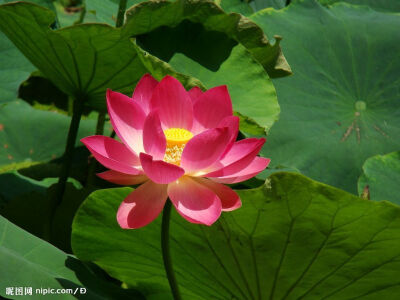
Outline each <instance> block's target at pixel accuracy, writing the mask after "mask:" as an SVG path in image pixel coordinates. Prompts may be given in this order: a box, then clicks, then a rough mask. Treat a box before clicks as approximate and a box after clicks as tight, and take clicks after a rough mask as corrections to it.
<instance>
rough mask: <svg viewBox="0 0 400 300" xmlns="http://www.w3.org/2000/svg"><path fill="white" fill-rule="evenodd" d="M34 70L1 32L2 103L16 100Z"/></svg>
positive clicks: (0, 84) (0, 92)
mask: <svg viewBox="0 0 400 300" xmlns="http://www.w3.org/2000/svg"><path fill="white" fill-rule="evenodd" d="M0 3H1V2H0ZM33 70H34V67H33V66H32V64H31V63H30V62H29V61H28V60H27V59H26V58H25V57H24V56H23V55H22V54H21V53H20V52H19V50H18V49H17V48H16V47H15V46H14V45H13V44H12V43H11V42H10V41H9V40H8V38H7V37H6V36H5V35H4V34H3V33H2V32H0V94H1V98H0V103H4V102H9V101H12V100H14V99H15V98H16V97H17V94H18V88H19V86H20V84H21V82H22V81H23V80H25V79H26V78H28V77H29V74H30V73H32V72H33Z"/></svg>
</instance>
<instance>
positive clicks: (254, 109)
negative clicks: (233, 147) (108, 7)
mask: <svg viewBox="0 0 400 300" xmlns="http://www.w3.org/2000/svg"><path fill="white" fill-rule="evenodd" d="M176 3H178V2H176ZM176 3H174V4H172V3H171V4H168V3H167V4H165V3H164V2H160V3H158V5H156V4H154V3H153V4H148V3H143V4H139V5H138V6H135V7H133V8H131V10H130V11H128V13H127V14H128V15H129V18H128V21H127V24H126V27H125V30H128V29H130V28H133V29H135V28H136V27H134V26H133V25H135V24H136V26H139V25H140V24H147V23H148V21H150V19H149V20H147V19H146V18H150V17H151V16H150V15H149V14H150V13H151V14H154V15H158V14H167V13H172V12H173V10H177V12H176V13H182V12H181V11H180V7H178V6H176ZM182 3H183V4H185V3H186V2H182ZM191 3H193V4H192V5H194V6H195V7H199V8H198V9H199V11H203V13H201V14H200V12H198V13H197V14H198V15H200V16H201V15H205V14H208V17H207V18H204V20H205V21H204V22H205V24H207V22H208V23H212V19H213V17H211V16H210V15H212V14H211V13H212V12H213V13H214V14H216V13H218V14H217V16H218V17H219V18H222V17H224V18H228V17H229V16H237V15H226V14H224V13H222V12H221V11H220V9H215V6H214V4H213V6H210V3H208V4H207V5H205V3H206V2H203V3H202V4H201V5H200V4H199V3H198V1H194V2H191ZM161 4H163V5H161ZM172 5H174V6H172ZM185 5H188V7H189V8H190V9H194V8H192V7H191V6H189V4H185ZM210 7H211V8H213V9H214V10H216V12H214V11H213V10H211V9H210ZM150 8H151V10H150ZM166 9H167V10H166ZM165 10H166V11H165ZM197 14H196V13H194V12H191V11H189V12H187V13H186V14H183V15H182V16H180V18H181V19H182V20H181V22H178V21H177V22H174V23H173V24H172V23H168V22H170V20H169V19H168V18H167V19H166V20H164V21H165V23H168V24H170V25H176V26H175V27H166V26H161V25H162V23H159V26H160V27H154V26H153V25H154V24H153V23H152V27H151V30H153V29H154V30H153V31H151V32H150V33H147V34H141V35H139V36H137V44H139V45H140V46H141V47H142V48H143V49H144V50H146V51H148V52H150V53H152V54H153V55H155V56H157V57H158V58H160V59H162V60H163V61H166V62H168V64H169V65H170V66H171V67H172V68H173V69H174V70H176V71H177V72H179V73H180V74H188V75H190V76H194V77H195V78H198V79H199V80H200V81H201V82H202V84H203V85H204V86H205V87H206V88H211V87H214V86H218V85H224V84H225V85H227V86H228V89H229V92H230V94H231V97H232V101H233V108H234V110H235V111H236V112H238V113H240V114H241V115H242V117H243V118H242V124H241V125H243V124H245V123H246V121H247V122H248V124H246V125H249V124H250V123H251V122H253V123H255V124H259V125H260V126H262V127H263V128H262V129H261V130H262V131H265V129H267V130H268V129H269V128H270V127H271V126H272V124H273V123H274V122H275V121H276V120H277V118H278V115H279V111H280V110H279V105H278V101H277V98H276V93H275V89H274V86H273V84H272V82H271V79H270V78H269V77H268V74H267V72H266V71H265V70H264V68H263V66H262V65H261V64H260V63H259V62H258V61H257V60H255V59H254V57H253V56H252V55H251V53H250V52H249V51H248V50H247V49H246V48H245V46H243V45H242V44H240V43H239V44H238V43H237V42H236V41H235V40H233V39H231V38H230V37H229V36H227V35H226V34H225V33H222V32H219V31H216V30H211V29H210V30H208V29H207V26H211V25H210V24H208V25H207V26H206V25H204V24H203V25H202V24H200V23H197V22H192V21H196V20H197V19H199V18H200V17H199V16H198V15H197ZM186 15H188V16H189V17H190V18H189V17H187V18H188V19H185V18H186ZM151 18H153V17H151ZM210 19H211V20H210ZM228 19H229V18H228ZM138 20H141V23H138V22H139V21H138ZM167 21H168V22H167ZM132 23H134V24H132ZM175 23H177V24H175ZM139 30H142V27H139V28H136V33H139ZM221 30H222V29H221ZM147 61H149V60H147ZM144 63H145V64H146V62H144ZM146 67H147V69H149V70H151V69H152V67H151V66H149V65H148V64H146ZM243 70H246V72H243ZM245 127H249V126H241V129H242V130H243V131H248V130H246V128H245Z"/></svg>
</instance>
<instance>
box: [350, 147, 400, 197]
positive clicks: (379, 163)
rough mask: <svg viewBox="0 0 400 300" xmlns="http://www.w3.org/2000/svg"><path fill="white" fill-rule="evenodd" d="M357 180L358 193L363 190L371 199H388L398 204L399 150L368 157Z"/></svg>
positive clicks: (399, 180)
mask: <svg viewBox="0 0 400 300" xmlns="http://www.w3.org/2000/svg"><path fill="white" fill-rule="evenodd" d="M362 169H363V173H362V175H361V176H360V179H359V180H358V193H359V194H360V195H362V194H363V192H364V191H365V192H366V193H368V194H369V196H370V199H371V200H389V201H392V202H394V203H397V204H400V195H399V191H400V152H392V153H389V154H386V155H376V156H373V157H370V158H368V159H367V160H366V161H365V163H364V165H363V167H362Z"/></svg>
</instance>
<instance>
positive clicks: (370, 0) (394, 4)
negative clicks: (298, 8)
mask: <svg viewBox="0 0 400 300" xmlns="http://www.w3.org/2000/svg"><path fill="white" fill-rule="evenodd" d="M318 1H319V2H320V3H322V4H328V5H332V4H335V3H336V2H347V3H350V4H357V5H368V6H370V7H372V8H373V9H376V10H380V11H388V12H400V1H396V0H395V1H393V0H318Z"/></svg>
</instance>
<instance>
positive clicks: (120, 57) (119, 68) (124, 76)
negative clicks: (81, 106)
mask: <svg viewBox="0 0 400 300" xmlns="http://www.w3.org/2000/svg"><path fill="white" fill-rule="evenodd" d="M54 18H55V15H54V13H53V12H52V11H50V10H48V9H45V8H43V7H40V6H36V5H34V4H31V3H24V2H22V3H10V4H4V5H1V6H0V29H1V30H2V31H3V32H4V33H5V34H6V35H7V36H8V38H9V39H11V41H12V42H13V43H14V44H15V45H16V46H17V47H18V48H19V49H20V50H21V52H22V53H23V54H24V55H25V56H26V57H27V58H28V59H29V60H30V61H31V62H32V63H33V64H34V65H35V66H36V67H37V68H38V69H39V70H40V71H41V72H42V73H43V74H44V75H45V77H47V78H48V79H50V80H51V81H52V82H53V83H54V84H55V85H56V86H57V87H58V88H59V89H61V90H62V91H63V92H64V93H66V94H68V95H70V96H72V97H74V98H78V99H79V101H85V102H86V103H88V104H89V105H91V106H92V107H95V108H98V109H103V110H104V109H105V100H104V95H105V91H106V88H111V89H113V90H123V89H127V90H130V91H131V90H132V88H133V86H134V84H135V83H136V82H137V81H138V80H139V79H140V77H141V76H142V75H143V74H144V73H146V71H147V70H146V69H145V68H144V67H143V64H142V63H141V61H140V60H139V59H138V58H137V55H136V52H135V49H134V47H133V45H132V43H131V42H130V41H129V40H128V39H122V38H121V37H120V32H119V30H117V29H115V28H112V27H110V26H108V25H103V24H83V25H79V26H72V27H67V28H63V29H59V30H52V29H50V27H49V26H50V25H51V24H52V23H53V22H54Z"/></svg>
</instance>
